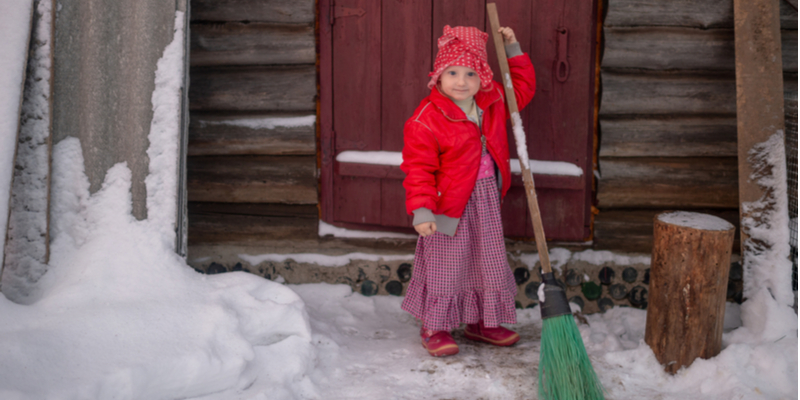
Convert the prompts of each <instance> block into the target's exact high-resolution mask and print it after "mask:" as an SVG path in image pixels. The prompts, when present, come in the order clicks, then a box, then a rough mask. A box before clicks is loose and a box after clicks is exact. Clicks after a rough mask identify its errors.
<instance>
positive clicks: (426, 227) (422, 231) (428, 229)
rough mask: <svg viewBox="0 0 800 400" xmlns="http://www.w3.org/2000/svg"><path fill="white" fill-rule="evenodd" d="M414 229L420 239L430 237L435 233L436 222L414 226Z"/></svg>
mask: <svg viewBox="0 0 800 400" xmlns="http://www.w3.org/2000/svg"><path fill="white" fill-rule="evenodd" d="M414 229H416V230H417V233H419V235H420V236H422V237H426V236H430V235H433V234H434V233H435V232H436V222H423V223H421V224H417V225H414Z"/></svg>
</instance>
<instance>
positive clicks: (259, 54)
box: [190, 22, 316, 67]
mask: <svg viewBox="0 0 800 400" xmlns="http://www.w3.org/2000/svg"><path fill="white" fill-rule="evenodd" d="M191 28H192V29H191V35H192V37H191V57H190V65H191V66H193V67H196V66H216V65H267V64H314V62H315V61H316V50H315V48H314V46H315V42H314V26H313V25H311V24H305V25H298V24H272V23H263V22H257V23H249V24H245V23H241V22H224V23H202V24H200V23H195V24H192V26H191Z"/></svg>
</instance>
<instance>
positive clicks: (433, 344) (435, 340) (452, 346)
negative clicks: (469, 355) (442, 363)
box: [419, 328, 458, 357]
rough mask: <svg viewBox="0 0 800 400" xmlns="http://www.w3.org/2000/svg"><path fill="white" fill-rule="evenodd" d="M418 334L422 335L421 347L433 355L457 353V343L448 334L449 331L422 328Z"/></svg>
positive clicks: (441, 355) (440, 355)
mask: <svg viewBox="0 0 800 400" xmlns="http://www.w3.org/2000/svg"><path fill="white" fill-rule="evenodd" d="M419 335H420V337H422V347H424V348H425V349H426V350H428V353H430V355H432V356H434V357H443V356H452V355H453V354H458V345H457V344H456V341H455V340H453V337H452V336H450V332H447V331H432V330H430V329H425V328H422V329H420V331H419Z"/></svg>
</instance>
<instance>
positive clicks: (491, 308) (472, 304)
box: [402, 175, 517, 331]
mask: <svg viewBox="0 0 800 400" xmlns="http://www.w3.org/2000/svg"><path fill="white" fill-rule="evenodd" d="M516 294H517V285H516V282H515V281H514V276H513V274H512V273H511V268H510V267H509V266H508V259H507V258H506V246H505V241H504V239H503V225H502V221H501V218H500V194H499V193H498V191H497V184H496V181H495V177H494V175H492V176H490V177H488V178H483V179H479V180H478V181H477V183H476V184H475V189H474V190H473V191H472V196H471V197H470V199H469V202H467V206H466V208H465V209H464V214H463V215H462V216H461V220H460V221H459V223H458V230H457V231H456V235H455V236H453V237H450V236H447V235H445V234H443V233H440V232H436V233H434V234H433V235H430V236H428V237H420V238H419V240H418V241H417V250H416V254H415V256H414V271H413V275H412V278H411V282H410V283H409V285H408V290H407V291H406V298H405V299H404V300H403V305H402V309H403V310H405V311H407V312H409V313H411V315H413V316H415V317H417V318H418V319H421V320H422V321H423V326H424V327H425V328H426V329H432V330H436V331H449V330H452V329H455V328H458V326H459V325H460V324H461V323H465V324H475V323H478V321H481V320H482V321H483V323H484V324H485V325H486V326H487V327H496V326H498V325H499V324H501V323H508V324H513V323H516V322H517V314H516V310H515V307H514V304H515V303H514V297H515V296H516Z"/></svg>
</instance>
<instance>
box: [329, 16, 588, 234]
mask: <svg viewBox="0 0 800 400" xmlns="http://www.w3.org/2000/svg"><path fill="white" fill-rule="evenodd" d="M332 1H333V0H320V1H319V5H320V61H321V64H320V78H321V79H320V84H321V87H320V96H321V110H320V115H321V118H320V129H321V131H320V139H321V152H322V162H321V175H322V176H321V181H322V197H321V209H322V218H323V220H324V221H326V222H328V223H331V224H334V225H337V226H342V227H347V228H355V229H364V230H405V231H409V232H411V231H412V230H411V228H410V222H411V218H410V217H409V216H408V215H406V213H405V205H404V204H405V191H404V189H403V187H402V179H403V177H404V174H403V173H402V172H401V171H400V170H399V168H398V167H392V166H380V165H370V164H353V163H339V162H337V161H336V160H335V156H336V155H337V154H339V153H341V152H342V151H347V150H357V151H381V150H382V151H397V152H399V151H401V150H402V146H403V132H402V129H403V123H404V122H405V120H406V119H408V117H410V116H411V114H412V113H413V111H414V109H415V108H416V107H417V105H418V104H419V102H420V101H421V100H422V99H423V98H424V97H425V96H426V95H427V94H428V93H429V90H428V89H427V87H426V86H425V84H426V83H427V74H428V72H430V70H431V67H432V60H433V58H434V57H435V55H436V51H437V48H436V41H437V39H438V37H439V36H440V35H441V32H442V28H443V27H444V26H445V25H451V26H458V25H471V26H478V27H483V28H484V30H486V29H487V28H488V26H489V24H488V21H487V20H486V17H485V14H486V12H485V9H486V0H466V1H464V0H406V1H402V2H400V1H396V0H392V1H389V0H386V1H374V0H335V4H332V3H331V2H332ZM495 2H496V3H497V6H498V11H499V13H500V18H501V23H503V24H504V25H509V26H511V27H512V28H513V29H514V31H515V32H516V34H517V37H518V38H519V40H520V43H521V45H522V49H523V51H524V52H526V53H528V54H530V56H531V59H532V61H533V64H534V66H535V68H536V75H537V84H538V88H537V93H536V96H535V98H534V101H533V102H532V103H531V105H529V106H528V107H527V108H526V109H525V110H523V112H522V119H523V123H524V126H525V129H526V132H527V135H528V152H529V154H530V156H531V158H532V159H536V160H545V161H563V162H568V163H571V164H574V165H577V166H578V167H580V168H581V169H582V170H583V175H582V176H580V177H575V176H559V175H538V174H535V176H534V178H535V180H536V184H537V194H538V196H539V202H540V208H541V209H542V217H543V222H544V226H545V232H546V233H547V236H548V238H550V239H554V240H568V241H575V240H584V239H586V238H587V237H589V221H590V209H589V207H590V203H589V202H590V197H591V173H592V165H591V160H592V159H591V151H592V146H591V143H592V132H593V125H592V124H593V119H592V115H593V110H594V65H595V63H594V57H595V55H594V48H595V47H594V39H595V33H594V32H595V28H596V23H595V21H596V18H595V9H596V7H595V5H596V4H595V5H593V4H592V3H593V2H584V1H577V0H571V1H563V0H561V1H554V0H546V1H538V2H533V1H522V0H495ZM565 33H566V34H565ZM491 42H492V41H491V40H489V46H490V47H489V49H488V51H489V56H490V57H489V59H490V60H491V63H492V68H493V70H494V71H498V70H499V69H498V67H497V62H496V60H495V54H496V53H495V50H494V48H493V46H492V43H491ZM564 50H566V51H564ZM559 51H561V53H560V52H559ZM562 53H565V54H562ZM559 57H560V59H561V60H563V61H565V62H564V63H561V65H559V64H558V61H559ZM566 64H568V65H569V74H568V75H567V76H566V77H565V75H566V73H565V72H566V68H565V65H566ZM556 68H561V70H562V76H561V77H560V78H561V79H559V77H557V76H556V75H555V69H556ZM495 79H496V80H499V77H498V76H496V77H495ZM509 143H513V137H512V135H511V134H510V129H509ZM511 152H512V157H516V151H515V149H514V146H513V145H512V146H511ZM502 208H503V209H502V212H503V221H504V226H505V233H506V235H507V236H513V237H532V236H533V232H532V230H531V228H530V226H531V224H530V219H529V216H527V207H526V203H525V198H524V191H523V189H522V180H521V179H520V178H519V176H518V175H515V176H514V177H513V178H512V189H511V191H510V192H509V195H508V196H507V197H506V199H505V200H504V202H503V206H502ZM521 215H526V217H527V218H526V219H523V218H520V216H521Z"/></svg>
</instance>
